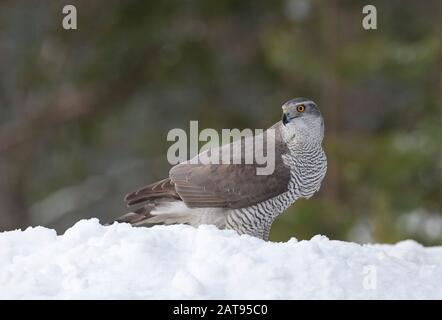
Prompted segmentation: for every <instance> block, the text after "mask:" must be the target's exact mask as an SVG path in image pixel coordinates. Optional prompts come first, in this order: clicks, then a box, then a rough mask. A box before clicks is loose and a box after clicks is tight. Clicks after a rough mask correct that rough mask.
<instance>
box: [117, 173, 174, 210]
mask: <svg viewBox="0 0 442 320" xmlns="http://www.w3.org/2000/svg"><path fill="white" fill-rule="evenodd" d="M158 199H162V200H180V199H181V197H180V195H179V194H178V193H177V192H176V190H175V185H174V183H173V182H172V181H171V180H170V178H166V179H163V180H160V181H157V182H154V183H151V184H149V185H147V186H144V187H142V188H141V189H138V190H137V191H134V192H132V193H129V194H128V195H126V197H125V198H124V201H126V204H127V206H133V205H137V204H144V203H145V202H148V201H154V200H158Z"/></svg>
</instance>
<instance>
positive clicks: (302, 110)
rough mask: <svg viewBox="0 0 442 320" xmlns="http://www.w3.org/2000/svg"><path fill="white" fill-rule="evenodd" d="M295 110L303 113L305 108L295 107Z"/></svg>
mask: <svg viewBox="0 0 442 320" xmlns="http://www.w3.org/2000/svg"><path fill="white" fill-rule="evenodd" d="M296 110H297V111H298V112H304V111H305V107H304V105H302V104H301V105H299V106H297V107H296Z"/></svg>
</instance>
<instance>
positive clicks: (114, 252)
mask: <svg viewBox="0 0 442 320" xmlns="http://www.w3.org/2000/svg"><path fill="white" fill-rule="evenodd" d="M0 298H1V299H407V298H410V299H424V298H425V299H442V247H431V248H426V247H423V246H421V245H420V244H418V243H417V242H414V241H412V240H407V241H403V242H400V243H398V244H396V245H359V244H356V243H350V242H343V241H332V240H329V239H327V238H326V237H324V236H319V235H318V236H315V237H313V238H312V239H311V240H308V241H297V240H296V239H294V238H293V239H291V240H290V241H288V242H280V243H274V242H265V241H262V240H260V239H256V238H253V237H249V236H239V235H237V234H236V233H235V232H233V231H227V230H218V229H216V228H215V227H213V226H205V225H204V226H201V227H199V228H193V227H190V226H184V225H176V226H156V227H153V228H133V227H131V226H130V225H128V224H118V223H115V224H113V225H111V226H102V225H100V224H99V222H98V220H96V219H91V220H82V221H79V222H78V223H77V224H75V225H74V226H73V227H72V228H70V229H69V230H67V231H66V232H65V234H63V235H57V234H56V232H55V231H54V230H52V229H47V228H43V227H35V228H28V229H26V230H25V231H20V230H17V231H10V232H3V233H0Z"/></svg>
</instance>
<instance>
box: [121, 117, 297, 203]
mask: <svg viewBox="0 0 442 320" xmlns="http://www.w3.org/2000/svg"><path fill="white" fill-rule="evenodd" d="M278 125H279V124H277V125H275V126H273V128H275V129H276V134H277V136H276V159H275V161H276V163H275V171H274V172H273V173H272V174H270V175H257V174H256V168H257V167H258V166H257V165H256V164H247V165H245V164H209V165H204V164H190V163H187V162H185V163H182V164H178V165H176V166H174V167H173V168H172V169H171V170H170V172H169V176H170V178H167V179H164V180H161V181H158V182H155V183H152V184H150V185H148V186H146V187H143V188H142V189H140V190H137V191H136V192H133V193H131V194H128V195H127V196H126V198H125V200H126V202H127V204H128V205H129V206H131V205H135V204H141V203H145V202H149V201H154V200H156V199H165V200H168V199H170V200H183V201H184V203H185V204H186V205H187V206H188V207H191V208H203V207H226V208H244V207H248V206H251V205H254V204H256V203H259V202H262V201H265V200H268V199H270V198H273V197H275V196H277V195H279V194H281V193H283V192H285V191H287V187H288V183H289V181H290V169H289V168H287V167H286V166H285V165H284V163H283V161H282V158H281V155H282V154H285V153H286V152H287V148H286V146H285V144H284V143H282V142H281V138H280V136H278V134H279V131H278V129H279V128H278Z"/></svg>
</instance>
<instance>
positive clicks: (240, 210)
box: [116, 98, 327, 241]
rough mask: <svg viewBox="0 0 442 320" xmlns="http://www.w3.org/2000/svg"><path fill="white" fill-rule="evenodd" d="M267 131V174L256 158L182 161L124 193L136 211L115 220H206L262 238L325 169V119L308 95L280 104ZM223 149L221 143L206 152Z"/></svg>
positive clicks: (313, 190) (307, 194)
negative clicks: (270, 161) (270, 154)
mask: <svg viewBox="0 0 442 320" xmlns="http://www.w3.org/2000/svg"><path fill="white" fill-rule="evenodd" d="M269 129H273V130H268V129H267V130H266V131H265V133H267V132H269V133H270V132H271V133H272V134H273V135H274V139H275V140H274V141H275V144H274V146H275V148H274V149H275V159H274V160H275V166H274V170H273V172H272V173H271V174H267V175H258V174H257V172H256V171H257V167H258V164H257V163H255V162H253V163H251V164H244V163H241V164H230V163H229V164H225V163H220V164H212V163H206V164H202V163H191V162H189V161H185V162H181V163H179V164H177V165H175V166H173V167H172V168H171V169H170V171H169V176H168V177H167V178H165V179H163V180H160V181H157V182H154V183H151V184H149V185H146V186H144V187H142V188H140V189H138V190H136V191H135V192H132V193H129V194H127V195H126V197H125V199H124V200H125V202H126V205H127V206H128V207H129V208H136V209H133V211H131V212H129V213H127V214H125V215H123V216H121V217H120V218H118V219H117V220H116V221H117V222H126V223H130V224H131V225H133V226H147V227H150V226H154V225H158V224H160V225H171V224H187V225H191V226H194V227H198V226H199V225H203V224H209V225H215V226H216V227H218V228H219V229H231V230H235V231H236V232H237V233H238V234H240V235H243V234H247V235H249V236H252V237H256V238H260V239H263V240H266V241H267V240H268V237H269V233H270V229H271V225H272V223H273V222H274V220H275V219H276V218H277V217H278V216H279V215H280V214H281V213H283V212H284V211H285V210H286V209H287V208H288V207H290V206H291V205H292V204H293V203H295V202H296V200H298V199H300V198H306V199H308V198H310V197H312V196H313V194H315V193H316V192H317V191H318V190H319V189H320V186H321V183H322V180H323V179H324V177H325V174H326V171H327V157H326V154H325V152H324V150H323V148H322V142H323V138H324V119H323V117H322V115H321V112H320V110H319V107H318V106H317V105H316V103H315V102H313V101H312V100H310V99H307V98H295V99H291V100H289V101H287V102H285V103H284V104H283V105H282V117H281V120H280V121H278V122H277V123H275V124H274V125H273V126H271V127H270V128H269ZM246 140H247V138H246ZM228 147H231V145H228ZM222 148H226V146H222V147H218V149H216V148H215V149H214V150H210V151H211V152H212V153H213V154H214V152H220V150H221V149H222ZM240 151H241V150H240ZM241 158H244V155H241ZM137 207H138V208H137Z"/></svg>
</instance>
